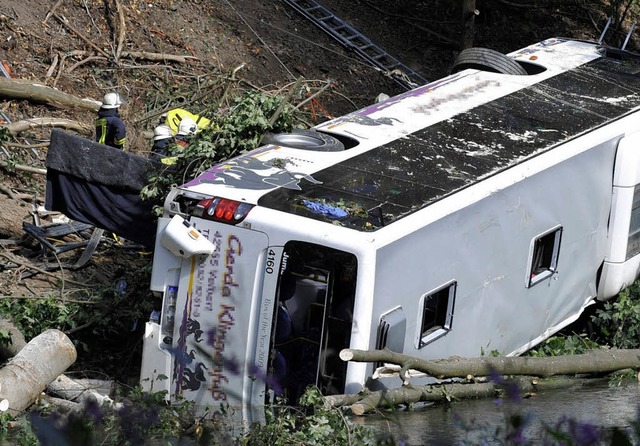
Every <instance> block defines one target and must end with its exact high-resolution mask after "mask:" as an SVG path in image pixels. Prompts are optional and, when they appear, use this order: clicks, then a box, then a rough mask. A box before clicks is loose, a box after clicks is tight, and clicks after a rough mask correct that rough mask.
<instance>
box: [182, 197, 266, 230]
mask: <svg viewBox="0 0 640 446" xmlns="http://www.w3.org/2000/svg"><path fill="white" fill-rule="evenodd" d="M252 207H253V205H251V204H249V203H242V202H240V201H234V200H227V199H226V198H207V199H206V200H201V201H200V202H199V203H198V205H197V206H196V209H195V211H194V215H195V216H197V217H202V218H206V219H207V220H214V221H220V222H222V223H231V224H236V223H240V222H241V221H242V220H244V218H245V217H246V216H247V214H248V213H249V211H250V210H251V208H252Z"/></svg>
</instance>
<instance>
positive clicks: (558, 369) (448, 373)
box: [340, 349, 640, 380]
mask: <svg viewBox="0 0 640 446" xmlns="http://www.w3.org/2000/svg"><path fill="white" fill-rule="evenodd" d="M340 358H341V359H342V360H343V361H355V362H384V363H391V364H397V365H399V366H401V370H400V377H401V378H402V379H403V380H406V375H407V372H408V371H409V370H417V371H419V372H423V373H426V374H428V375H431V376H433V377H435V378H438V379H443V378H454V377H466V376H468V375H472V376H488V375H490V374H492V373H495V374H498V375H532V376H553V375H570V374H579V373H608V372H614V371H616V370H622V369H627V368H638V367H640V349H634V350H618V349H610V350H604V349H602V350H591V351H590V352H589V353H585V354H582V355H567V356H553V357H530V356H516V357H496V358H494V357H482V358H460V357H451V358H448V359H441V360H435V361H430V360H425V359H419V358H415V357H412V356H407V355H403V354H400V353H395V352H392V351H390V350H371V351H369V350H352V349H344V350H342V351H341V352H340Z"/></svg>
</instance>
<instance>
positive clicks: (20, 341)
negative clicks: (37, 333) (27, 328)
mask: <svg viewBox="0 0 640 446" xmlns="http://www.w3.org/2000/svg"><path fill="white" fill-rule="evenodd" d="M0 330H3V331H5V332H8V333H9V334H10V335H11V343H9V344H8V345H0V356H1V357H2V360H3V361H6V360H8V359H9V358H13V357H14V356H15V355H17V354H18V352H19V351H20V350H22V349H23V348H24V346H25V345H27V340H26V339H25V338H24V335H23V334H22V332H21V331H20V330H19V329H18V327H16V325H15V324H14V323H13V321H11V320H9V319H5V318H3V317H0Z"/></svg>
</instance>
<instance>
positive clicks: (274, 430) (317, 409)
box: [240, 387, 376, 446]
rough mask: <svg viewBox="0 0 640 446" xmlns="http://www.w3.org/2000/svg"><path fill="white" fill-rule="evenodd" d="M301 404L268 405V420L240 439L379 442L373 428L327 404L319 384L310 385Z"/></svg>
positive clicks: (281, 445)
mask: <svg viewBox="0 0 640 446" xmlns="http://www.w3.org/2000/svg"><path fill="white" fill-rule="evenodd" d="M299 406H300V407H299V408H294V407H290V406H281V405H273V406H270V407H268V408H267V410H266V417H267V420H266V423H265V424H259V425H255V426H253V427H252V429H251V431H250V432H249V433H248V434H247V435H245V436H244V437H243V438H242V439H241V441H240V443H241V444H242V445H245V446H267V445H268V446H271V445H273V446H289V445H300V446H306V445H315V446H335V445H352V444H353V445H363V444H376V438H375V436H374V435H373V433H372V431H371V430H370V429H368V428H366V427H364V426H358V425H354V424H353V423H351V422H349V421H348V420H347V419H346V418H345V417H344V415H343V414H342V412H341V411H340V410H339V409H336V408H332V407H326V406H325V405H324V399H323V398H322V395H321V394H320V391H319V390H318V389H317V388H316V387H309V388H308V389H307V391H306V392H305V393H304V395H303V396H302V397H301V398H300V400H299Z"/></svg>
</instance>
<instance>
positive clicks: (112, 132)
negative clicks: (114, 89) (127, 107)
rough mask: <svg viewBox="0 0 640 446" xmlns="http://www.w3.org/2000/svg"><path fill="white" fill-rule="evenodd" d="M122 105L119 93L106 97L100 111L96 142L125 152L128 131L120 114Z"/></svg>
mask: <svg viewBox="0 0 640 446" xmlns="http://www.w3.org/2000/svg"><path fill="white" fill-rule="evenodd" d="M121 105H122V99H121V98H120V95H119V94H118V93H107V94H105V95H104V98H103V100H102V107H100V110H98V118H97V119H96V141H97V142H99V143H100V144H106V145H108V146H111V147H115V148H116V149H122V150H124V146H125V143H126V141H127V129H126V127H125V125H124V122H123V121H122V119H120V115H119V114H118V108H120V106H121Z"/></svg>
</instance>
